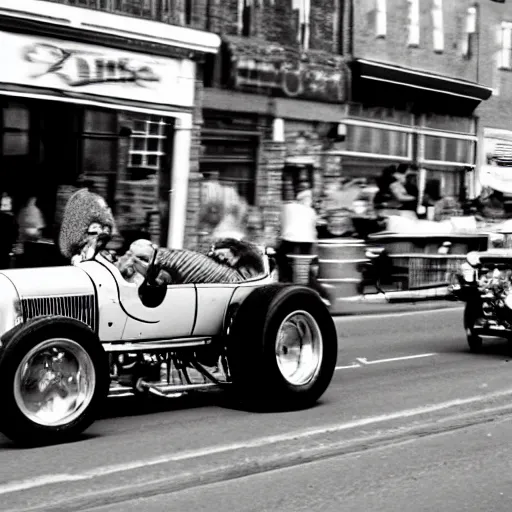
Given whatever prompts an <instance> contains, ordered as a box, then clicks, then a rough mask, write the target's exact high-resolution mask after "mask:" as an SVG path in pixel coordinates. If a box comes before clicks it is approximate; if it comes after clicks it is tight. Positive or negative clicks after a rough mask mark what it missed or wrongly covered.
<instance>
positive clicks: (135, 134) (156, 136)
mask: <svg viewBox="0 0 512 512" xmlns="http://www.w3.org/2000/svg"><path fill="white" fill-rule="evenodd" d="M165 137H166V135H165V121H164V119H163V118H161V117H150V118H142V117H141V118H138V119H135V120H134V122H133V131H132V137H131V139H130V156H129V165H130V167H148V168H151V169H155V170H158V169H159V168H160V163H161V159H162V157H163V155H164V148H163V146H164V141H165Z"/></svg>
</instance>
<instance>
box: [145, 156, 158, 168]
mask: <svg viewBox="0 0 512 512" xmlns="http://www.w3.org/2000/svg"><path fill="white" fill-rule="evenodd" d="M148 165H149V167H158V165H159V159H158V155H148Z"/></svg>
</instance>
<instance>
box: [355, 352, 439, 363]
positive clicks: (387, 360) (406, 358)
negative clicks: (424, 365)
mask: <svg viewBox="0 0 512 512" xmlns="http://www.w3.org/2000/svg"><path fill="white" fill-rule="evenodd" d="M436 355H437V353H435V352H432V353H429V354H415V355H413V356H402V357H390V358H388V359H376V360H375V361H368V359H366V358H365V357H358V358H356V361H358V362H359V363H361V364H363V365H371V364H381V363H393V362H395V361H408V360H409V359H420V358H422V357H432V356H436Z"/></svg>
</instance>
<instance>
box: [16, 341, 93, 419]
mask: <svg viewBox="0 0 512 512" xmlns="http://www.w3.org/2000/svg"><path fill="white" fill-rule="evenodd" d="M95 388H96V371H95V369H94V363H93V361H92V359H91V357H90V355H89V354H88V353H87V351H86V350H85V349H84V348H83V347H82V346H81V345H80V344H78V343H77V342H75V341H73V340H70V339H67V338H52V339H48V340H45V341H43V342H41V343H39V344H37V345H36V346H35V347H33V348H32V349H31V350H30V351H29V352H28V353H27V354H26V355H25V357H24V358H23V359H22V361H21V363H20V364H19V365H18V368H17V370H16V374H15V376H14V398H15V400H16V404H17V406H18V407H19V409H20V411H21V412H22V414H24V415H25V416H26V417H27V418H28V419H30V420H31V421H33V422H34V423H37V424H39V425H43V426H46V427H58V426H62V425H67V424H69V423H71V422H73V421H74V420H75V419H77V418H78V417H79V416H80V415H81V414H82V413H83V412H84V411H85V410H86V409H87V407H88V406H89V404H90V402H91V400H92V398H93V395H94V391H95Z"/></svg>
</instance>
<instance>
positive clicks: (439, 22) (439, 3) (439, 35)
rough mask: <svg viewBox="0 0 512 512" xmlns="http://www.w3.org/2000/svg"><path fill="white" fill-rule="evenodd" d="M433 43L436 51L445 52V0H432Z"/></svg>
mask: <svg viewBox="0 0 512 512" xmlns="http://www.w3.org/2000/svg"><path fill="white" fill-rule="evenodd" d="M432 44H433V47H434V52H435V53H443V52H444V47H445V45H444V10H443V0H432Z"/></svg>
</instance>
